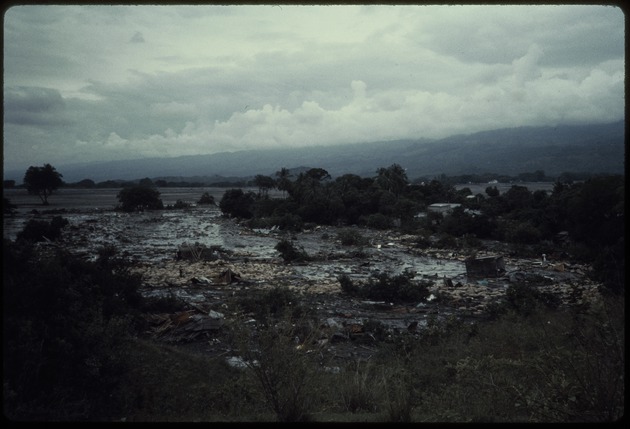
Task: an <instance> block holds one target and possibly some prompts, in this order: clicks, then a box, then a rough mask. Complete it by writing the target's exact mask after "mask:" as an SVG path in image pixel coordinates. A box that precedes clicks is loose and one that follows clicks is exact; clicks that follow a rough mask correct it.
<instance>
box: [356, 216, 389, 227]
mask: <svg viewBox="0 0 630 429" xmlns="http://www.w3.org/2000/svg"><path fill="white" fill-rule="evenodd" d="M362 219H363V221H364V222H365V224H366V225H367V227H368V228H373V229H389V228H391V227H392V225H393V221H392V219H391V218H390V217H388V216H386V215H384V214H382V213H374V214H371V215H369V216H367V217H362Z"/></svg>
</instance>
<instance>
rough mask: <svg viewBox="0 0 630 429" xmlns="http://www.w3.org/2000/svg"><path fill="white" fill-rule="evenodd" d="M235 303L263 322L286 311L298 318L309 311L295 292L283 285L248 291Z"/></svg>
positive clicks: (243, 310)
mask: <svg viewBox="0 0 630 429" xmlns="http://www.w3.org/2000/svg"><path fill="white" fill-rule="evenodd" d="M237 305H238V306H239V308H240V309H241V311H242V312H244V313H248V314H251V315H253V316H254V317H255V318H256V319H257V320H260V321H263V322H264V321H267V320H269V319H271V318H279V317H281V316H283V315H286V314H287V313H288V314H290V317H291V318H292V319H299V318H301V317H304V316H306V315H307V314H308V313H309V312H308V311H307V309H306V308H305V307H304V306H303V305H302V304H301V303H300V299H299V297H298V296H297V295H296V294H295V292H293V291H291V290H290V289H289V288H287V287H285V286H275V287H273V288H272V289H268V290H262V291H255V292H248V293H246V294H243V295H242V296H239V297H238V299H237Z"/></svg>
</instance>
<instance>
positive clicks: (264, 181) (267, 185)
mask: <svg viewBox="0 0 630 429" xmlns="http://www.w3.org/2000/svg"><path fill="white" fill-rule="evenodd" d="M254 185H256V186H257V187H258V194H259V195H261V196H262V195H267V194H268V193H269V190H270V189H273V188H275V187H276V181H275V180H273V178H272V177H269V176H264V175H262V174H257V175H256V177H254Z"/></svg>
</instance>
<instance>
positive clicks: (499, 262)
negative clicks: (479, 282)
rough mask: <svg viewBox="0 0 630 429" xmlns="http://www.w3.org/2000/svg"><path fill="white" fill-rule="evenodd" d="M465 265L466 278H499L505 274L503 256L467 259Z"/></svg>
mask: <svg viewBox="0 0 630 429" xmlns="http://www.w3.org/2000/svg"><path fill="white" fill-rule="evenodd" d="M465 263H466V275H467V276H468V277H499V276H500V275H502V274H503V273H505V262H504V261H503V256H484V257H482V258H468V259H466V261H465Z"/></svg>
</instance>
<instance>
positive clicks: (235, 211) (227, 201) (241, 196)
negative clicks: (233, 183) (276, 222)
mask: <svg viewBox="0 0 630 429" xmlns="http://www.w3.org/2000/svg"><path fill="white" fill-rule="evenodd" d="M254 197H255V194H254V193H253V192H248V193H244V192H243V190H242V189H240V188H239V189H229V190H227V191H225V193H224V194H223V198H221V201H220V202H219V208H220V209H221V211H222V212H223V213H224V214H227V215H229V216H233V217H237V218H243V219H251V218H252V217H253V216H254V202H255V198H254Z"/></svg>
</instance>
